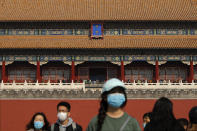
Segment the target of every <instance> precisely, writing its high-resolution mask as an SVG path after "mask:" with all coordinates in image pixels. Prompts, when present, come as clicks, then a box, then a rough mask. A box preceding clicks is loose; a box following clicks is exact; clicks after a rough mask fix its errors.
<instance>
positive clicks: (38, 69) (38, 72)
mask: <svg viewBox="0 0 197 131" xmlns="http://www.w3.org/2000/svg"><path fill="white" fill-rule="evenodd" d="M36 78H37V81H38V82H39V83H40V82H41V81H42V78H41V76H40V61H37V73H36Z"/></svg>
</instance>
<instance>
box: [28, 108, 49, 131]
mask: <svg viewBox="0 0 197 131" xmlns="http://www.w3.org/2000/svg"><path fill="white" fill-rule="evenodd" d="M37 115H41V116H42V117H43V118H44V123H45V124H44V126H43V127H42V130H48V129H49V122H48V120H47V118H46V116H45V114H44V113H43V112H37V113H35V114H34V115H33V117H32V119H31V120H30V122H29V123H28V124H27V125H26V130H30V129H35V128H34V120H35V117H36V116H37Z"/></svg>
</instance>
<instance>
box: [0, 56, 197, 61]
mask: <svg viewBox="0 0 197 131" xmlns="http://www.w3.org/2000/svg"><path fill="white" fill-rule="evenodd" d="M122 60H123V61H125V62H132V61H156V60H158V61H191V60H193V61H197V56H176V55H168V56H151V55H150V56H146V55H144V56H143V55H125V56H18V55H16V56H0V61H40V62H48V61H63V62H71V61H76V62H77V61H78V62H81V61H112V62H120V61H122Z"/></svg>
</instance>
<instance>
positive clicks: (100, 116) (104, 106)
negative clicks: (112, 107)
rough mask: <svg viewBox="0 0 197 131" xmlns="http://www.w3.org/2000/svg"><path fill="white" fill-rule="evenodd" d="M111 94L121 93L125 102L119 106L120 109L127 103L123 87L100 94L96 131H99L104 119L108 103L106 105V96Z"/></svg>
mask: <svg viewBox="0 0 197 131" xmlns="http://www.w3.org/2000/svg"><path fill="white" fill-rule="evenodd" d="M111 93H122V94H124V96H125V102H124V103H123V104H122V105H121V106H120V108H123V107H125V106H126V103H127V95H126V92H125V89H124V88H123V87H120V86H117V87H114V88H113V89H111V90H110V91H105V92H103V93H102V94H101V102H100V109H99V114H98V121H97V131H101V129H102V125H103V122H104V120H105V117H106V112H107V109H108V106H109V105H108V103H107V96H108V95H109V94H111Z"/></svg>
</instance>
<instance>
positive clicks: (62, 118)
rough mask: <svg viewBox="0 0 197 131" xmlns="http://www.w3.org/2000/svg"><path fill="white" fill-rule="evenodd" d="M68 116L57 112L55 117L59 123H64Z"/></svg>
mask: <svg viewBox="0 0 197 131" xmlns="http://www.w3.org/2000/svg"><path fill="white" fill-rule="evenodd" d="M67 116H68V114H67V113H66V112H59V113H58V114H57V117H58V119H59V120H60V121H65V120H66V118H67Z"/></svg>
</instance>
